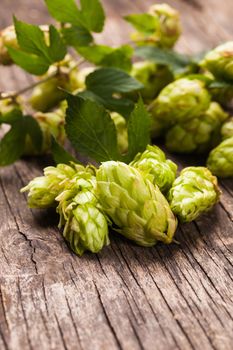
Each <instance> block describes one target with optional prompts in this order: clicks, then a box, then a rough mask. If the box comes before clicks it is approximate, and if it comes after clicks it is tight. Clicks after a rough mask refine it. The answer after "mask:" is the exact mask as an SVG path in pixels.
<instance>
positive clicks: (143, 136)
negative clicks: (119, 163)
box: [125, 98, 151, 162]
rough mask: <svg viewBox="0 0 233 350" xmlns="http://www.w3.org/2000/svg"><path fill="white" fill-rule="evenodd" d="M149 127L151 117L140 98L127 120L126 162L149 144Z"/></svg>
mask: <svg viewBox="0 0 233 350" xmlns="http://www.w3.org/2000/svg"><path fill="white" fill-rule="evenodd" d="M150 127H151V117H150V115H149V113H148V112H147V110H146V108H145V106H144V103H143V101H142V99H141V98H140V99H139V101H138V103H137V104H136V105H135V108H134V110H133V112H132V113H131V115H130V117H129V120H128V142H129V147H128V154H127V155H126V156H125V161H126V162H130V161H131V160H132V159H133V158H134V157H135V155H136V154H137V153H138V152H142V151H144V150H145V148H146V146H147V145H148V144H149V143H150Z"/></svg>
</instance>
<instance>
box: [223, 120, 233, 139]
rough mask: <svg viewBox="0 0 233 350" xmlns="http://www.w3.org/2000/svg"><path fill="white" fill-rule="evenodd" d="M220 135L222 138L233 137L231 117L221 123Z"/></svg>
mask: <svg viewBox="0 0 233 350" xmlns="http://www.w3.org/2000/svg"><path fill="white" fill-rule="evenodd" d="M221 136H222V139H223V140H226V139H229V138H230V137H233V117H231V118H230V119H229V120H227V121H226V122H225V123H224V124H223V125H222V129H221Z"/></svg>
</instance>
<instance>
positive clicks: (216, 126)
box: [166, 102, 228, 153]
mask: <svg viewBox="0 0 233 350" xmlns="http://www.w3.org/2000/svg"><path fill="white" fill-rule="evenodd" d="M227 117H228V114H227V113H225V112H224V111H223V109H222V108H221V106H220V105H219V104H218V103H217V102H211V104H210V107H209V108H208V110H207V111H206V112H205V113H203V114H202V115H201V116H200V117H199V118H194V119H191V120H189V121H187V122H185V123H182V124H177V125H175V126H173V127H172V128H171V129H169V131H168V132H167V134H166V147H167V148H168V149H169V150H170V151H172V152H177V153H192V152H196V153H203V152H206V151H208V150H210V149H211V148H213V147H215V146H216V145H217V144H218V142H219V141H220V130H221V125H222V123H223V121H224V120H225V119H227Z"/></svg>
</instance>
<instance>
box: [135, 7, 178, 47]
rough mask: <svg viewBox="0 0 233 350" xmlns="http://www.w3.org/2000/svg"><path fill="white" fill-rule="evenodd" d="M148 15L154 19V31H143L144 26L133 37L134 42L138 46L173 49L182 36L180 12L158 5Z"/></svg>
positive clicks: (150, 9)
mask: <svg viewBox="0 0 233 350" xmlns="http://www.w3.org/2000/svg"><path fill="white" fill-rule="evenodd" d="M148 14H149V15H151V16H152V19H154V29H153V28H151V30H149V31H147V30H146V29H145V30H143V28H144V25H142V29H141V30H140V31H137V32H135V33H133V34H132V35H131V38H132V40H133V41H135V42H136V43H137V44H138V45H153V46H156V47H161V48H171V47H173V46H174V44H175V43H176V41H177V40H178V38H179V36H180V34H181V22H180V16H179V13H178V11H176V10H175V9H174V8H173V7H171V6H169V5H168V4H156V5H153V6H151V7H150V8H149V10H148ZM143 21H145V19H143ZM142 24H143V23H142Z"/></svg>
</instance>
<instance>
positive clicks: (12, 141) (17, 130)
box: [0, 119, 26, 166]
mask: <svg viewBox="0 0 233 350" xmlns="http://www.w3.org/2000/svg"><path fill="white" fill-rule="evenodd" d="M25 137H26V130H25V127H24V120H23V119H20V120H18V121H16V122H15V123H14V124H13V125H12V127H11V129H10V130H9V131H8V132H7V133H6V134H5V135H4V137H3V138H2V140H1V141H0V165H1V166H4V165H9V164H11V163H14V162H15V161H16V160H18V159H19V158H20V157H21V156H22V154H23V152H24V144H25Z"/></svg>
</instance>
